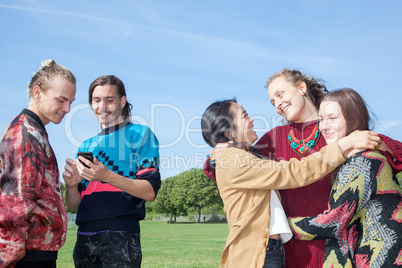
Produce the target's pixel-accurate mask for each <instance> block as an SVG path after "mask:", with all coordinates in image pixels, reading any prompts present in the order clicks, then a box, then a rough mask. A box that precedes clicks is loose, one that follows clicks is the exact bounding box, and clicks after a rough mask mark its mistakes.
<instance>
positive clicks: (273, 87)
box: [268, 76, 317, 122]
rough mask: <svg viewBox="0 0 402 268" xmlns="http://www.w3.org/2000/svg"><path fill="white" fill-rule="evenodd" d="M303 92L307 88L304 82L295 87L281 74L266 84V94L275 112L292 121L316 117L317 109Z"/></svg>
mask: <svg viewBox="0 0 402 268" xmlns="http://www.w3.org/2000/svg"><path fill="white" fill-rule="evenodd" d="M305 92H307V88H306V84H305V83H304V82H302V83H300V85H299V86H298V87H296V86H294V85H293V84H292V83H291V82H289V81H287V80H286V78H285V77H283V76H280V77H278V78H276V79H275V80H273V81H272V82H271V83H270V84H269V86H268V95H269V98H270V100H271V103H272V105H274V107H275V110H276V112H277V113H278V114H280V115H282V116H284V117H286V119H287V120H288V121H293V122H305V121H308V120H314V119H316V115H317V111H316V109H315V107H314V105H313V104H312V102H311V101H309V99H308V98H306V97H304V96H303V95H304V93H305Z"/></svg>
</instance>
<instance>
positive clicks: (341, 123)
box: [318, 101, 346, 144]
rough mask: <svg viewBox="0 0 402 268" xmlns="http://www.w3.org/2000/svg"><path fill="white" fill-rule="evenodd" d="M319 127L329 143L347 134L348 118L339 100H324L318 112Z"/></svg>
mask: <svg viewBox="0 0 402 268" xmlns="http://www.w3.org/2000/svg"><path fill="white" fill-rule="evenodd" d="M318 119H319V120H320V124H319V128H320V131H321V133H322V135H323V136H324V138H325V140H326V142H327V144H330V143H334V142H336V141H338V140H339V139H341V138H343V137H345V136H346V120H345V117H344V116H343V113H342V111H341V108H340V106H339V104H338V103H337V102H334V101H323V102H322V103H321V105H320V110H319V114H318Z"/></svg>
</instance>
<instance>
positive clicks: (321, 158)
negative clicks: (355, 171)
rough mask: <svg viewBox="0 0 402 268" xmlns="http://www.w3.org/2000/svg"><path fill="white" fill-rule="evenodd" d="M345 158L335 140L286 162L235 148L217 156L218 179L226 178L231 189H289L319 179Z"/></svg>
mask: <svg viewBox="0 0 402 268" xmlns="http://www.w3.org/2000/svg"><path fill="white" fill-rule="evenodd" d="M344 161H345V158H344V157H343V155H342V153H341V151H340V149H339V146H338V144H337V143H334V144H330V145H327V146H325V147H324V148H322V149H321V150H320V151H319V152H317V153H314V154H312V155H310V156H308V157H305V158H302V159H301V160H297V159H295V158H292V159H290V160H289V161H280V162H276V161H272V160H266V159H261V158H258V157H256V156H254V155H253V154H251V153H249V152H246V151H244V150H240V149H237V148H228V149H226V150H225V151H223V153H222V154H221V155H220V156H219V157H217V159H216V166H217V171H216V172H217V174H216V175H217V179H219V177H220V176H221V177H226V178H229V179H228V183H229V184H230V185H231V187H232V188H234V189H236V188H237V189H276V190H279V189H290V188H296V187H302V186H305V185H308V184H311V183H313V182H315V181H317V180H319V179H320V178H321V177H323V176H324V175H326V174H328V173H329V172H331V171H333V170H334V169H335V168H336V167H337V166H339V165H340V164H342V163H343V162H344Z"/></svg>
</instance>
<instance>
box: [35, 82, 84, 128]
mask: <svg viewBox="0 0 402 268" xmlns="http://www.w3.org/2000/svg"><path fill="white" fill-rule="evenodd" d="M75 92H76V87H75V85H74V84H72V83H71V82H70V81H68V79H67V78H65V77H63V76H55V77H53V78H52V80H51V81H49V84H48V87H47V89H46V90H45V91H42V89H41V88H40V87H39V86H35V87H34V88H33V92H32V96H33V99H34V101H33V102H32V104H31V105H30V107H29V108H30V109H31V110H32V111H33V112H34V113H36V114H37V115H38V117H39V118H40V120H41V121H42V123H43V124H44V125H47V124H49V123H50V122H52V123H54V124H60V122H61V120H63V118H64V116H65V115H66V114H67V113H69V112H70V108H71V103H72V102H73V101H74V99H75Z"/></svg>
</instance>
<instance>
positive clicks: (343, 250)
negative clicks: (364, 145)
mask: <svg viewBox="0 0 402 268" xmlns="http://www.w3.org/2000/svg"><path fill="white" fill-rule="evenodd" d="M289 225H290V227H291V228H292V230H293V231H294V233H295V235H296V238H297V239H301V240H312V239H327V240H326V248H325V261H324V266H323V267H394V266H401V265H402V236H401V234H402V189H401V187H400V186H399V184H398V183H397V177H396V175H395V173H394V172H393V170H392V167H391V166H390V164H389V163H388V161H387V159H386V157H385V156H383V155H382V154H381V153H380V152H379V151H365V152H363V153H359V154H356V155H355V156H353V157H351V158H350V159H348V160H347V162H345V163H344V164H343V165H342V166H341V167H340V169H339V171H338V173H337V176H336V179H335V182H334V184H333V187H332V190H331V194H330V199H329V203H328V209H327V210H326V211H324V213H322V214H320V215H318V216H314V217H295V218H289Z"/></svg>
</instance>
